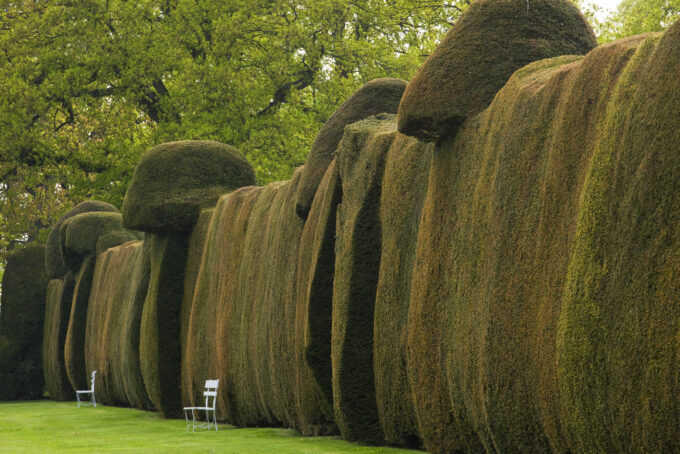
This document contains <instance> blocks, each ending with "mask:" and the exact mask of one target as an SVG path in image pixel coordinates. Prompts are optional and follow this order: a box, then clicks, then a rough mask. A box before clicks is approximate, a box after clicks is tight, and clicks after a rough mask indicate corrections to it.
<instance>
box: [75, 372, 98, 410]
mask: <svg viewBox="0 0 680 454" xmlns="http://www.w3.org/2000/svg"><path fill="white" fill-rule="evenodd" d="M96 373H97V371H96V370H93V371H92V378H91V379H90V389H85V390H82V391H76V400H77V401H78V407H79V408H80V406H81V405H92V406H93V407H96V406H97V401H96V400H95V399H94V376H95V374H96ZM81 394H89V395H90V402H89V403H85V402H82V401H81V400H80V395H81Z"/></svg>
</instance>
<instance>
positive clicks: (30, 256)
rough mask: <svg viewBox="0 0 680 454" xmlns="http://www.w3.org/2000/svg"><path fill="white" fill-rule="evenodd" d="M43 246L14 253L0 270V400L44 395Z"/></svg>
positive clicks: (26, 248) (34, 245) (45, 282)
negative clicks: (0, 298)
mask: <svg viewBox="0 0 680 454" xmlns="http://www.w3.org/2000/svg"><path fill="white" fill-rule="evenodd" d="M44 256H45V247H44V246H43V245H39V244H30V245H28V246H26V247H24V248H22V249H19V250H16V251H14V252H13V253H12V254H11V255H9V257H8V259H7V269H6V270H5V271H4V272H2V271H0V278H1V279H2V290H3V293H2V306H0V400H22V399H37V398H40V397H41V396H42V394H43V390H44V388H45V381H44V378H43V371H42V361H41V356H42V337H43V335H42V329H43V323H44V318H45V295H46V291H47V281H48V279H47V277H46V275H45V262H44Z"/></svg>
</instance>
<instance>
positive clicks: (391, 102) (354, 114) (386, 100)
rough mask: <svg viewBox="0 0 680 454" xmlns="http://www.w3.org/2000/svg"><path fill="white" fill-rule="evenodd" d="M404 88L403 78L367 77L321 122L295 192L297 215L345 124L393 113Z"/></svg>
mask: <svg viewBox="0 0 680 454" xmlns="http://www.w3.org/2000/svg"><path fill="white" fill-rule="evenodd" d="M405 88H406V81H404V80H401V79H393V78H383V79H374V80H371V81H370V82H368V83H366V84H365V85H364V86H363V87H361V88H360V89H358V90H357V91H355V92H354V93H353V94H352V96H350V97H349V98H347V100H346V101H345V102H344V103H342V105H341V106H340V107H338V110H336V111H335V112H334V113H333V115H331V117H330V118H329V119H328V121H326V123H324V125H323V127H322V128H321V130H320V131H319V134H317V136H316V139H314V143H313V144H312V148H311V150H310V151H309V156H307V160H306V161H305V166H304V169H303V171H302V176H301V177H300V178H301V179H300V185H299V186H298V189H297V194H296V196H295V210H296V211H297V213H298V215H299V216H300V217H302V218H303V219H306V218H307V214H308V213H309V209H310V208H311V206H312V200H313V199H314V194H316V190H317V188H318V187H319V183H320V182H321V179H322V178H323V176H324V174H325V173H326V169H328V166H329V165H330V163H331V161H332V160H333V158H334V154H335V149H336V148H337V147H338V143H339V142H340V139H341V138H342V133H343V131H344V130H345V126H346V125H348V124H350V123H354V122H356V121H359V120H363V119H364V118H368V117H370V116H372V115H377V114H380V113H392V114H395V113H397V109H398V108H399V100H400V99H401V96H402V95H403V94H404V89H405Z"/></svg>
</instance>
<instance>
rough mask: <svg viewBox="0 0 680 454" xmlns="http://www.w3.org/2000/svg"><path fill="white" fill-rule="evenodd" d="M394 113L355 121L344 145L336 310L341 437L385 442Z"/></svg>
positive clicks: (337, 414) (336, 379)
mask: <svg viewBox="0 0 680 454" xmlns="http://www.w3.org/2000/svg"><path fill="white" fill-rule="evenodd" d="M395 131H396V129H395V122H394V117H393V116H389V115H381V116H377V117H372V118H370V119H367V120H363V121H360V122H358V123H354V124H352V125H349V126H348V127H347V128H346V129H345V134H344V135H343V138H342V140H341V141H340V144H339V145H338V157H337V165H338V169H339V172H340V179H341V181H342V191H343V192H342V203H341V204H340V206H339V207H338V213H337V235H336V243H335V280H334V285H333V311H332V317H333V320H332V330H331V333H332V341H331V359H332V368H333V370H332V377H333V401H334V402H333V405H334V409H335V419H336V422H337V424H338V427H339V428H340V433H341V434H342V436H343V437H344V438H346V439H348V440H352V441H363V442H367V443H382V442H383V440H384V434H383V432H382V428H381V426H380V423H379V420H378V409H377V405H376V400H375V379H374V369H373V317H374V304H375V296H376V289H377V285H378V274H379V267H380V254H381V223H380V219H379V217H380V195H381V185H382V177H383V172H384V168H385V157H386V155H387V152H388V150H389V148H390V146H391V144H392V142H393V141H394V138H395Z"/></svg>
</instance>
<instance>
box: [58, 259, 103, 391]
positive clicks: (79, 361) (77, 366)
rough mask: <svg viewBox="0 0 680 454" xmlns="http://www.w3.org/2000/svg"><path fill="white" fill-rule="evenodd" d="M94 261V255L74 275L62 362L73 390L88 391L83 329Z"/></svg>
mask: <svg viewBox="0 0 680 454" xmlns="http://www.w3.org/2000/svg"><path fill="white" fill-rule="evenodd" d="M96 260H97V257H96V256H94V255H90V256H88V257H87V258H85V259H84V260H83V263H82V265H81V266H80V270H79V271H78V274H76V282H75V287H74V290H73V300H72V302H71V309H70V311H69V313H70V315H69V321H68V328H67V330H66V340H65V343H64V362H65V364H66V375H67V376H68V381H69V383H71V386H72V387H73V388H74V389H88V388H89V386H90V371H88V370H86V368H85V329H86V326H87V305H88V302H89V300H90V289H91V288H92V277H93V275H94V267H95V263H96Z"/></svg>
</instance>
